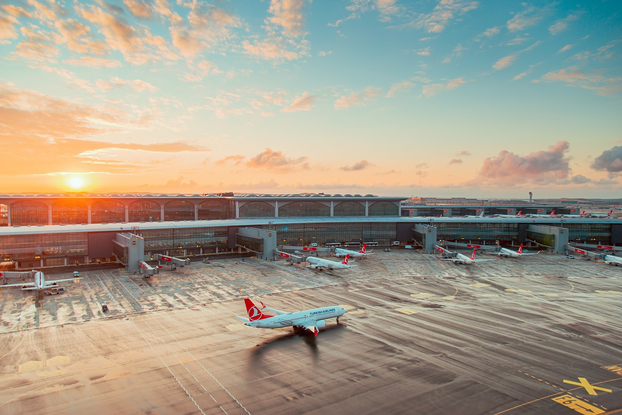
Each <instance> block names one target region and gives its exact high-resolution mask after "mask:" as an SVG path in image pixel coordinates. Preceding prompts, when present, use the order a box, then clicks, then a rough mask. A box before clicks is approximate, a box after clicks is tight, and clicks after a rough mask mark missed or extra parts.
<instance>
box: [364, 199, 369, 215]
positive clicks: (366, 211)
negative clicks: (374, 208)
mask: <svg viewBox="0 0 622 415" xmlns="http://www.w3.org/2000/svg"><path fill="white" fill-rule="evenodd" d="M365 216H369V201H368V200H366V201H365Z"/></svg>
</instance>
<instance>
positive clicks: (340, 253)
mask: <svg viewBox="0 0 622 415" xmlns="http://www.w3.org/2000/svg"><path fill="white" fill-rule="evenodd" d="M371 251H373V249H370V250H369V252H367V244H363V247H362V248H361V249H360V250H358V251H352V250H351V249H343V248H335V256H336V257H339V258H343V257H345V256H346V255H350V258H360V259H363V258H365V259H367V256H368V255H372V252H371Z"/></svg>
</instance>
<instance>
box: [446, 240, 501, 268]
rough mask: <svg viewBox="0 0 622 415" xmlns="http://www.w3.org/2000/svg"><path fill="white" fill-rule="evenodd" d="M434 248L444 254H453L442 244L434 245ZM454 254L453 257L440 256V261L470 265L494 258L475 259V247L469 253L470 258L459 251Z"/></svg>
mask: <svg viewBox="0 0 622 415" xmlns="http://www.w3.org/2000/svg"><path fill="white" fill-rule="evenodd" d="M436 249H438V250H439V251H440V252H442V253H444V254H453V253H454V252H452V251H450V250H449V249H445V248H443V247H442V246H438V245H436ZM455 254H456V256H455V257H453V258H440V260H441V261H451V262H453V263H454V264H456V265H458V264H463V265H472V264H475V263H476V262H484V261H494V259H475V249H473V254H471V258H469V257H468V256H466V255H463V254H461V253H459V252H456V253H455Z"/></svg>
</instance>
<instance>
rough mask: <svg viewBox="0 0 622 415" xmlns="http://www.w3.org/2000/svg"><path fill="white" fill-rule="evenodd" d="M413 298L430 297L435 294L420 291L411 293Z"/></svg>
mask: <svg viewBox="0 0 622 415" xmlns="http://www.w3.org/2000/svg"><path fill="white" fill-rule="evenodd" d="M410 296H411V297H413V298H422V299H423V298H429V297H434V294H431V293H419V294H411V295H410Z"/></svg>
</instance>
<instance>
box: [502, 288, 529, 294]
mask: <svg viewBox="0 0 622 415" xmlns="http://www.w3.org/2000/svg"><path fill="white" fill-rule="evenodd" d="M505 291H506V292H508V293H530V292H531V291H529V290H513V289H511V288H506V289H505Z"/></svg>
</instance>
